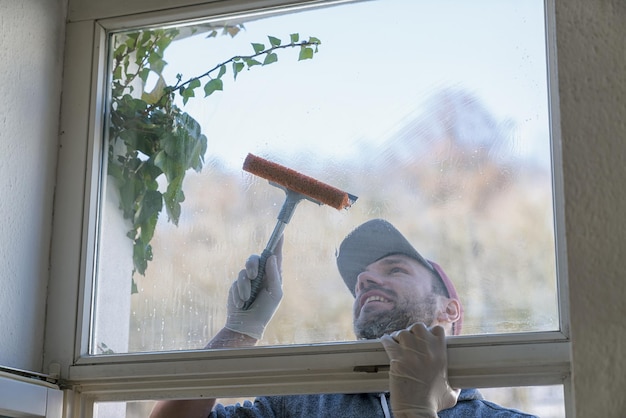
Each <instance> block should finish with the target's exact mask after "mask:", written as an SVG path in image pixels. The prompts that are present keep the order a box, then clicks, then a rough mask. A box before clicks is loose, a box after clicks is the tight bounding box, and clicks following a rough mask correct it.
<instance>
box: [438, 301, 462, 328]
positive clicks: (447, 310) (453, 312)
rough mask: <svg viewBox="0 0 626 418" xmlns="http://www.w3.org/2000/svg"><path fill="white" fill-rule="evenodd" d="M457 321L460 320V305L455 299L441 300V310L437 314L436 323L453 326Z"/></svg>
mask: <svg viewBox="0 0 626 418" xmlns="http://www.w3.org/2000/svg"><path fill="white" fill-rule="evenodd" d="M459 319H461V303H460V302H459V301H458V300H456V299H449V298H442V300H441V308H440V309H439V312H438V313H437V321H439V322H440V323H446V324H454V323H455V322H457V321H458V320H459Z"/></svg>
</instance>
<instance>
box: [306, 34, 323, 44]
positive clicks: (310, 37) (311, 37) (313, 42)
mask: <svg viewBox="0 0 626 418" xmlns="http://www.w3.org/2000/svg"><path fill="white" fill-rule="evenodd" d="M309 43H312V44H315V45H321V44H322V41H320V40H319V39H318V38H316V37H315V36H309Z"/></svg>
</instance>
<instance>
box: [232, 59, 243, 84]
mask: <svg viewBox="0 0 626 418" xmlns="http://www.w3.org/2000/svg"><path fill="white" fill-rule="evenodd" d="M244 67H245V64H244V63H243V62H233V73H234V74H233V75H234V77H235V80H237V74H239V73H240V72H241V70H243V68H244Z"/></svg>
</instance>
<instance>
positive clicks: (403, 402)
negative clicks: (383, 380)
mask: <svg viewBox="0 0 626 418" xmlns="http://www.w3.org/2000/svg"><path fill="white" fill-rule="evenodd" d="M381 342H382V343H383V346H384V347H385V351H386V352H387V355H388V356H389V361H390V368H389V392H390V397H391V408H392V410H393V414H394V416H395V417H396V418H408V417H411V418H413V417H420V418H421V417H424V418H425V417H428V418H431V417H437V412H438V411H441V410H443V409H447V408H451V407H453V406H454V405H456V401H457V398H458V396H459V392H460V390H458V389H456V390H455V389H452V388H451V387H450V385H449V383H448V359H447V352H446V335H445V331H444V329H443V328H442V327H440V326H435V327H433V328H432V329H430V330H429V329H428V328H426V326H425V325H424V324H422V323H418V324H414V325H411V326H410V327H409V328H407V329H404V330H400V331H396V332H394V333H393V334H391V335H384V336H383V337H382V338H381Z"/></svg>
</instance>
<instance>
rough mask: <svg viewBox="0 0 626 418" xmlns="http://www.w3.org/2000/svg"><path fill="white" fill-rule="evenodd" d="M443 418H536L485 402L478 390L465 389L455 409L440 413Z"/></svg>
mask: <svg viewBox="0 0 626 418" xmlns="http://www.w3.org/2000/svg"><path fill="white" fill-rule="evenodd" d="M439 416H440V417H441V418H455V417H485V418H487V417H489V418H491V417H493V418H536V417H535V416H534V415H530V414H526V413H524V412H521V411H518V410H516V409H512V408H505V407H503V406H500V405H498V404H495V403H493V402H489V401H487V400H485V399H484V398H483V396H482V394H481V393H480V392H479V391H478V390H476V389H464V390H462V391H461V394H460V395H459V400H458V402H457V404H456V406H455V407H454V408H450V409H446V410H444V411H441V412H440V413H439Z"/></svg>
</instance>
